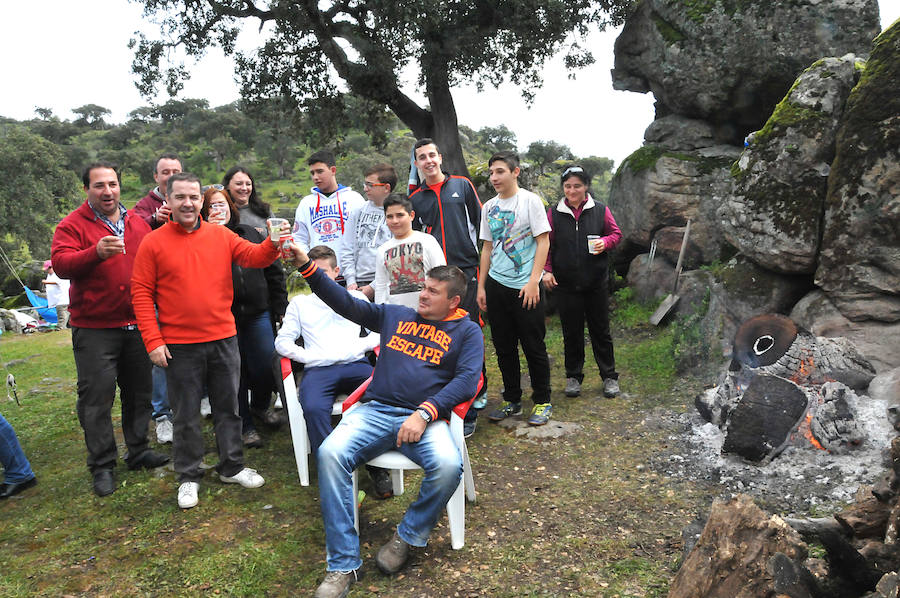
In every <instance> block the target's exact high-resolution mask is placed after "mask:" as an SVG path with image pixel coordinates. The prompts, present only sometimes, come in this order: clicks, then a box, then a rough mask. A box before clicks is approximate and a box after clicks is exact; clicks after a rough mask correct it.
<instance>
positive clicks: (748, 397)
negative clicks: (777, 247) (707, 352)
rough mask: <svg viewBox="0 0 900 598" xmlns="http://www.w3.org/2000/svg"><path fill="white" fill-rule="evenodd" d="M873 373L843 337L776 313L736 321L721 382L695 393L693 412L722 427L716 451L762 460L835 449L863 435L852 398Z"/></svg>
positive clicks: (857, 441) (847, 446)
mask: <svg viewBox="0 0 900 598" xmlns="http://www.w3.org/2000/svg"><path fill="white" fill-rule="evenodd" d="M874 376H875V370H874V368H873V367H872V365H871V364H870V363H869V362H868V361H867V360H866V359H865V358H864V357H862V355H860V354H859V352H858V351H857V350H856V348H855V347H854V346H853V345H852V344H851V343H850V342H849V341H847V340H846V339H843V338H835V339H829V338H822V337H815V336H813V335H812V334H810V333H809V332H807V331H805V330H801V329H798V328H797V325H796V324H794V322H793V321H791V320H790V319H788V318H786V317H784V316H780V315H777V314H766V315H762V316H756V317H754V318H751V319H750V320H747V321H746V322H744V323H743V324H742V325H741V327H740V328H739V329H738V331H737V334H736V335H735V339H734V351H733V354H732V362H731V365H730V366H729V367H728V370H727V371H726V372H725V374H724V379H723V380H722V383H721V384H720V385H719V386H717V387H715V388H713V389H711V390H709V391H707V392H706V393H704V394H702V395H700V396H698V397H697V399H696V401H695V404H696V406H697V409H698V411H699V412H700V414H701V415H702V416H703V417H704V418H705V419H706V420H707V421H710V422H712V423H714V424H716V425H717V426H718V427H719V428H720V429H722V430H723V431H724V432H725V442H724V444H723V446H722V451H723V452H725V453H733V454H737V455H740V456H741V457H744V458H745V459H747V460H750V461H754V462H760V461H770V460H771V459H773V458H774V457H776V456H777V455H778V454H779V453H781V452H782V451H783V450H784V449H785V447H787V446H789V445H794V446H806V447H812V448H813V449H819V450H826V451H829V452H832V453H841V452H845V451H847V450H850V449H853V448H854V447H858V446H860V445H861V444H862V443H863V442H864V440H865V438H864V435H863V434H862V432H861V430H860V426H859V425H858V423H857V418H856V403H857V401H858V400H859V397H858V396H857V395H856V393H855V392H854V391H853V389H854V388H855V389H864V388H866V386H868V384H869V382H870V381H871V380H872V378H873V377H874Z"/></svg>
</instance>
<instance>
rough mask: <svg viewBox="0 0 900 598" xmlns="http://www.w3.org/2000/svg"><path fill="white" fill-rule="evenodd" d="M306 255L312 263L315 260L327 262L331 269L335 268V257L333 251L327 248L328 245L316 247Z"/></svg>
mask: <svg viewBox="0 0 900 598" xmlns="http://www.w3.org/2000/svg"><path fill="white" fill-rule="evenodd" d="M306 255H308V256H309V259H311V260H312V261H316V260H328V263H329V264H331V267H332V268H335V267H337V265H338V264H337V255H335V253H334V249H332V248H331V247H329V246H328V245H316V246H315V247H313V248H312V249H310V250H309V253H307V254H306Z"/></svg>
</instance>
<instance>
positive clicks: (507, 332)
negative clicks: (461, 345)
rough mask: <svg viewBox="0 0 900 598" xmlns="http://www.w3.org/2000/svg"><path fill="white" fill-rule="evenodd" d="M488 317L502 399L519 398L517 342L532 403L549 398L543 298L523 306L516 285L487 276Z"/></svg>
mask: <svg viewBox="0 0 900 598" xmlns="http://www.w3.org/2000/svg"><path fill="white" fill-rule="evenodd" d="M484 291H485V294H486V295H487V308H488V309H487V317H488V322H490V324H491V338H492V340H493V341H494V350H495V351H496V352H497V365H498V366H500V375H501V377H502V378H503V400H504V401H509V402H511V403H518V402H520V401H521V400H522V383H521V378H522V374H521V370H520V365H519V343H521V344H522V352H523V353H525V361H526V362H527V363H528V374H529V376H530V377H531V392H532V394H531V399H532V400H533V401H534V404H535V405H539V404H541V403H549V402H550V360H549V358H548V357H547V347H546V345H545V344H544V335H545V334H546V326H545V324H544V300H543V298H542V299H541V301H539V302H538V304H537V306H536V307H535V308H534V309H525V308H524V307H522V298H521V297H519V289H512V288H510V287H507V286H504V285H502V284H500V283H499V282H497V281H496V280H494V279H493V278H491V277H490V276H488V278H487V280H486V281H485V283H484Z"/></svg>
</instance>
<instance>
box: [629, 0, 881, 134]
mask: <svg viewBox="0 0 900 598" xmlns="http://www.w3.org/2000/svg"><path fill="white" fill-rule="evenodd" d="M879 30H880V25H879V13H878V3H877V0H834V1H829V2H817V1H815V0H799V1H797V0H774V1H770V2H742V1H738V0H710V1H704V2H683V1H678V0H644V1H643V2H641V3H640V4H639V5H638V7H637V9H636V10H635V11H634V13H633V14H632V15H631V16H630V17H629V19H628V21H627V22H626V23H625V27H624V29H623V30H622V33H621V34H620V35H619V37H618V39H617V40H616V45H615V56H616V57H615V68H614V69H613V71H612V77H613V87H615V88H616V89H622V90H628V91H636V92H639V93H646V92H648V91H652V92H653V94H654V96H655V97H656V101H657V109H656V112H657V116H658V117H663V116H667V115H669V114H679V115H682V116H686V117H689V118H694V119H700V120H704V121H707V122H709V123H711V124H713V125H714V126H715V136H716V138H717V140H718V141H719V142H726V143H732V144H734V143H739V142H740V141H741V140H742V139H743V137H744V136H745V135H746V134H747V133H748V132H750V131H754V130H757V129H759V128H761V127H762V125H763V123H765V121H766V119H767V118H768V117H769V115H770V114H771V113H772V109H773V108H774V107H775V105H776V104H777V103H778V101H779V100H781V98H783V97H784V95H785V93H787V91H788V89H789V88H790V86H791V83H793V81H794V79H796V77H797V75H798V74H799V73H800V72H801V71H802V70H803V69H804V68H806V67H807V66H808V65H810V64H812V62H813V61H815V60H818V59H819V58H821V57H822V56H843V55H844V54H847V53H851V52H853V53H862V52H866V51H868V49H869V47H870V45H871V41H872V38H873V37H875V35H877V34H878V32H879Z"/></svg>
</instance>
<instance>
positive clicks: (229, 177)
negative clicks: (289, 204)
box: [222, 165, 272, 237]
mask: <svg viewBox="0 0 900 598" xmlns="http://www.w3.org/2000/svg"><path fill="white" fill-rule="evenodd" d="M222 186H223V187H225V190H226V191H228V194H229V195H230V196H231V201H232V202H233V203H234V205H235V207H236V208H237V212H238V214H237V215H238V217H239V219H240V221H241V223H243V224H249V225H250V226H252V227H253V228H255V229H256V230H257V231H258V232H259V234H260V235H262V236H263V237H265V236H266V218H271V217H272V208H271V206H269V204H267V203H265V202H264V201H263V200H261V199H260V198H259V195H258V194H257V192H256V183H255V181H254V180H253V175H251V174H250V171H249V170H247V168H246V167H244V166H240V165H238V166H232V167H231V168H229V169H228V172H226V173H225V176H224V177H223V178H222Z"/></svg>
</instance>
